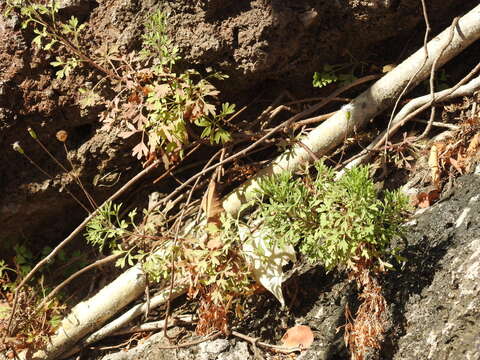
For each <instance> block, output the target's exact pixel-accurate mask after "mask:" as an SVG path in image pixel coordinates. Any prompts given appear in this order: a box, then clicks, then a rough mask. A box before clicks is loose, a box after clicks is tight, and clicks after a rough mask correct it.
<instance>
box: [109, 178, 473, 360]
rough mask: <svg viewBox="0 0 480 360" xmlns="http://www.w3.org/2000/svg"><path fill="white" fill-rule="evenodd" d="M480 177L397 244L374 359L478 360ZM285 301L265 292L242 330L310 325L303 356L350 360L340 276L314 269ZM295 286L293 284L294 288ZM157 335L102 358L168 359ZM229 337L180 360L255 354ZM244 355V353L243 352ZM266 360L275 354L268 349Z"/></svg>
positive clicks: (274, 332)
mask: <svg viewBox="0 0 480 360" xmlns="http://www.w3.org/2000/svg"><path fill="white" fill-rule="evenodd" d="M479 188H480V175H468V176H464V177H462V178H460V179H458V181H457V184H456V186H455V190H454V192H453V194H451V196H450V197H449V198H448V199H446V200H444V201H441V202H440V203H438V204H436V205H434V206H433V207H431V208H429V209H428V210H427V211H425V212H424V213H423V214H421V215H418V216H416V217H415V218H414V219H413V220H412V221H411V222H410V224H409V225H407V226H408V234H407V236H406V239H405V242H404V243H403V244H399V246H401V248H402V252H401V254H402V255H403V256H404V257H406V259H407V261H406V263H405V264H404V265H403V266H402V267H401V268H400V267H399V268H398V269H397V270H395V271H391V272H390V273H389V274H388V276H386V277H385V278H384V279H382V286H383V288H384V293H385V295H386V298H387V302H388V303H389V311H388V317H389V323H390V325H389V329H388V330H387V334H386V336H385V341H384V344H383V347H382V349H381V350H380V351H375V352H372V354H370V356H369V357H368V358H369V359H382V360H387V359H392V360H419V359H422V360H423V359H432V360H434V359H451V360H457V359H458V360H461V359H465V360H476V359H480V235H479V234H480V215H479V214H480V193H479V192H478V189H479ZM297 286H298V289H297V291H296V293H297V295H296V296H295V297H293V299H292V297H291V296H292V295H291V294H292V292H290V291H287V293H289V294H290V299H287V303H288V301H289V300H290V302H291V303H292V304H293V305H292V307H291V312H290V313H288V312H284V311H282V310H281V309H279V305H278V303H277V302H276V301H275V300H273V299H268V297H263V296H260V297H259V298H257V299H255V300H254V301H253V302H254V303H255V304H256V307H255V309H254V310H253V312H252V313H251V314H250V315H249V316H248V317H247V319H246V320H245V321H244V322H243V323H242V325H241V326H240V331H243V332H245V333H249V335H251V336H253V337H255V336H261V337H262V339H263V340H267V341H270V342H271V343H275V342H276V341H278V340H279V339H280V337H281V334H282V333H283V332H284V331H285V328H286V327H287V325H288V326H291V325H293V324H294V323H297V324H304V325H308V326H310V327H311V328H312V330H313V331H314V333H315V341H314V343H313V345H312V347H311V348H310V349H309V350H307V351H305V352H303V353H302V354H301V355H299V356H298V358H297V359H302V360H307V359H308V360H318V359H324V360H334V359H336V360H338V359H345V360H347V359H349V358H350V357H349V355H348V354H347V352H346V349H345V345H344V343H343V338H342V337H343V336H342V331H339V332H337V329H338V328H339V327H340V326H342V325H343V324H344V323H345V319H344V316H343V313H344V306H345V304H346V303H347V302H349V303H350V306H351V307H352V305H353V306H354V303H355V301H356V295H355V289H354V287H353V286H351V285H350V284H349V283H347V282H346V281H345V280H343V278H342V277H337V276H335V275H328V276H327V275H326V274H325V273H324V272H323V271H322V270H321V269H318V268H314V269H313V270H310V271H308V272H307V273H306V274H304V275H302V276H301V277H300V279H299V280H298V283H297ZM288 287H289V288H291V287H292V286H291V284H290V286H288ZM161 339H162V338H161V336H160V334H159V335H155V336H153V337H152V339H151V340H149V341H147V343H146V344H145V345H142V346H141V347H139V348H138V349H135V350H131V351H130V352H121V353H118V354H111V355H109V356H106V357H104V358H103V359H105V360H107V359H108V360H117V359H125V360H126V359H138V358H143V359H169V358H170V357H169V356H173V355H174V354H173V353H171V350H165V349H162V348H161V346H162V345H160V344H164V343H163V342H162V340H161ZM163 341H164V340H163ZM246 347H247V344H246V343H244V342H242V341H239V340H236V339H231V340H230V341H229V342H226V341H225V340H221V339H217V340H214V341H210V342H206V343H203V344H202V345H200V346H195V347H191V348H186V349H179V350H178V351H177V353H176V354H177V356H178V357H177V358H178V359H185V360H186V359H205V360H214V359H252V360H253V359H255V356H254V352H253V348H252V347H251V346H250V345H248V347H249V350H247V349H246ZM240 353H241V357H238V355H239V354H240ZM263 356H264V358H266V359H269V358H271V359H273V358H275V357H273V355H271V354H268V353H265V354H263Z"/></svg>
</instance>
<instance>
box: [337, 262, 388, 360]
mask: <svg viewBox="0 0 480 360" xmlns="http://www.w3.org/2000/svg"><path fill="white" fill-rule="evenodd" d="M351 276H353V277H354V279H355V281H356V282H357V284H358V285H359V287H361V288H362V292H361V294H360V295H359V298H360V299H361V300H362V303H361V304H360V306H359V308H358V310H357V313H356V316H355V318H353V317H352V314H351V312H350V309H349V307H348V305H347V306H346V307H345V318H346V319H347V324H346V325H345V334H344V339H345V343H346V344H347V346H348V349H349V350H350V354H351V359H352V360H364V359H365V357H366V354H367V353H368V351H369V349H379V348H380V345H381V342H382V340H383V334H384V330H385V325H386V314H385V310H386V308H387V303H386V300H385V298H384V297H383V295H382V288H381V286H380V285H379V284H378V281H377V279H376V278H375V277H374V276H373V274H372V273H371V272H370V271H369V270H368V268H365V267H364V268H363V269H361V270H359V271H357V272H355V273H354V274H351Z"/></svg>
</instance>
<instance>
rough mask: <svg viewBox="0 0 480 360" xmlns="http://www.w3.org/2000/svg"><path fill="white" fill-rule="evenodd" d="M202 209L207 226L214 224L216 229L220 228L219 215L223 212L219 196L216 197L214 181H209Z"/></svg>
mask: <svg viewBox="0 0 480 360" xmlns="http://www.w3.org/2000/svg"><path fill="white" fill-rule="evenodd" d="M202 209H203V211H205V214H206V216H207V225H208V224H214V225H216V226H217V227H220V225H221V223H220V214H221V213H222V212H223V211H224V210H223V206H222V202H221V201H220V196H219V195H218V191H217V183H216V182H215V181H214V180H212V181H210V184H209V185H208V190H207V193H206V195H205V196H204V197H203V200H202Z"/></svg>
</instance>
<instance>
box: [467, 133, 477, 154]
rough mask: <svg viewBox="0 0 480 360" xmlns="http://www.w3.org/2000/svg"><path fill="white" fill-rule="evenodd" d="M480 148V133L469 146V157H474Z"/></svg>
mask: <svg viewBox="0 0 480 360" xmlns="http://www.w3.org/2000/svg"><path fill="white" fill-rule="evenodd" d="M479 147H480V132H479V133H477V134H475V136H474V137H473V138H472V140H470V144H469V145H468V149H467V154H468V155H469V156H472V155H474V154H475V153H476V152H477V151H478V150H479Z"/></svg>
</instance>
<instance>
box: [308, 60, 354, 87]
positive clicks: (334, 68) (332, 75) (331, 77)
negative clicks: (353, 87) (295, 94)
mask: <svg viewBox="0 0 480 360" xmlns="http://www.w3.org/2000/svg"><path fill="white" fill-rule="evenodd" d="M344 67H345V66H344V65H342V64H338V65H329V64H325V65H323V68H322V71H321V72H314V73H313V81H312V84H313V87H318V88H322V87H325V86H327V85H329V84H332V83H336V82H338V83H340V84H341V85H342V84H348V83H351V82H352V81H354V80H355V79H356V77H355V75H353V73H352V72H342V71H343V69H344Z"/></svg>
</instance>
